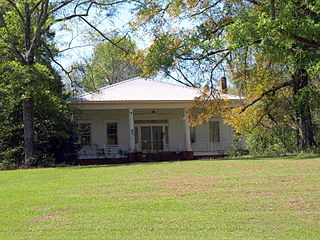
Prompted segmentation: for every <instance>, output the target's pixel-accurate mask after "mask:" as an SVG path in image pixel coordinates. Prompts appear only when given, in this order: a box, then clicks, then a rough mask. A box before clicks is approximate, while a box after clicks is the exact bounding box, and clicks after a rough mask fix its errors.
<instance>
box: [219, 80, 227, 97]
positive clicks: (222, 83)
mask: <svg viewBox="0 0 320 240" xmlns="http://www.w3.org/2000/svg"><path fill="white" fill-rule="evenodd" d="M220 92H221V93H227V92H228V87H227V79H226V77H222V78H221V79H220Z"/></svg>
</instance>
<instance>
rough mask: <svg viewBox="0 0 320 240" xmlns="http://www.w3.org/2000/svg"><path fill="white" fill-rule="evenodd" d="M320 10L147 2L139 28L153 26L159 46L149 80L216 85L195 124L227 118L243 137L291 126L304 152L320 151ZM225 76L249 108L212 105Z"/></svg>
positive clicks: (294, 4) (259, 3)
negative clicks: (318, 114)
mask: <svg viewBox="0 0 320 240" xmlns="http://www.w3.org/2000/svg"><path fill="white" fill-rule="evenodd" d="M145 3H147V2H145ZM319 4H320V2H319V1H318V0H316V1H314V0H312V1H311V0H306V1H299V0H224V1H222V0H213V1H207V0H199V1H187V0H186V1H174V0H167V1H162V2H158V1H148V4H144V5H141V7H140V9H139V10H140V11H138V13H137V15H138V18H137V22H136V24H140V25H143V26H151V27H150V30H151V31H152V32H153V33H155V36H156V40H155V41H154V44H153V45H152V46H151V47H150V48H148V49H146V51H145V52H144V53H142V54H141V56H140V59H143V62H144V63H145V66H146V72H147V73H149V74H155V73H157V72H158V71H162V72H164V73H165V74H166V75H168V76H171V77H172V78H174V79H175V80H177V81H179V82H182V83H185V84H188V85H194V83H197V82H201V81H204V82H207V83H208V84H209V88H207V89H206V90H207V91H206V92H204V94H203V97H202V98H200V99H199V100H198V101H197V103H198V104H197V105H198V109H195V108H193V110H194V111H195V112H197V114H195V115H194V118H193V121H194V122H197V123H198V122H201V120H202V119H205V120H207V119H208V118H209V117H210V116H212V115H214V114H217V113H221V114H224V115H225V116H226V117H228V118H229V122H230V123H232V124H233V125H234V126H235V127H236V128H237V129H238V130H239V131H244V130H245V131H248V130H250V129H254V128H256V127H257V126H260V125H261V126H264V127H267V125H268V124H270V123H276V124H287V125H289V126H290V127H292V128H294V129H296V131H297V136H298V146H299V148H300V149H306V148H309V147H312V146H314V145H315V140H314V133H313V121H312V117H313V115H312V112H313V110H315V109H314V108H313V107H315V106H316V105H317V104H316V101H317V99H319V98H317V97H316V96H318V95H317V94H319V89H318V88H317V87H316V86H318V85H317V84H315V83H316V82H318V79H319V78H318V76H317V75H315V74H314V72H315V71H316V69H318V68H319V59H320V58H319V57H320V53H319V50H320V41H319V37H320V28H319V23H320V13H319V12H320V8H319V6H320V5H319ZM172 26H173V27H172ZM179 26H182V27H179ZM224 72H226V73H225V74H228V76H230V77H231V78H232V80H233V82H234V84H235V86H236V87H237V88H238V90H239V91H240V93H241V94H243V96H244V97H245V101H244V102H243V106H239V107H237V108H228V107H226V108H220V107H219V106H218V104H220V103H221V99H220V100H219V101H217V100H213V101H208V98H212V96H214V97H215V98H219V94H218V92H217V91H216V87H215V83H216V80H218V79H219V78H220V76H221V74H223V73H224ZM201 100H204V101H201ZM227 106H230V105H228V104H227ZM200 110H202V114H199V111H200ZM191 116H192V114H191Z"/></svg>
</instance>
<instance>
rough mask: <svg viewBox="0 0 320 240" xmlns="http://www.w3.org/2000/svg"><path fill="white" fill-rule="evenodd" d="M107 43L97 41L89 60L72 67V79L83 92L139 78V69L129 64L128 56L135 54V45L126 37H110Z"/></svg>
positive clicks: (83, 60)
mask: <svg viewBox="0 0 320 240" xmlns="http://www.w3.org/2000/svg"><path fill="white" fill-rule="evenodd" d="M110 39H111V41H112V42H113V43H116V44H117V46H115V45H114V44H112V43H111V42H109V41H104V42H101V41H99V42H98V43H97V44H96V46H95V48H94V52H93V55H92V58H91V59H82V61H81V62H76V63H74V64H73V65H72V69H73V78H77V79H78V84H77V85H78V86H81V88H82V89H83V90H85V91H94V90H96V89H97V88H100V87H103V86H106V85H110V84H113V83H117V82H120V81H123V80H127V79H130V78H134V77H137V76H139V75H140V74H141V73H142V72H141V69H140V68H139V67H137V66H136V65H133V64H132V63H131V59H130V56H132V55H133V54H134V53H135V52H136V43H135V42H134V41H133V40H130V39H129V38H128V37H127V36H124V37H122V36H114V37H110Z"/></svg>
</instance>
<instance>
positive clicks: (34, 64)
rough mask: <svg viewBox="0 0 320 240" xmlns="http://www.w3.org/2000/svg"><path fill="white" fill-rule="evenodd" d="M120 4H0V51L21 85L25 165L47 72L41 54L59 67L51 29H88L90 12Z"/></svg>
mask: <svg viewBox="0 0 320 240" xmlns="http://www.w3.org/2000/svg"><path fill="white" fill-rule="evenodd" d="M122 2H125V1H121V0H120V1H107V0H101V1H88V0H80V1H79V0H62V1H49V0H15V1H12V0H0V48H4V49H6V50H7V51H8V54H9V55H10V58H11V59H13V60H12V62H11V66H10V67H11V69H12V70H13V71H14V74H16V77H17V78H18V79H19V80H20V81H21V82H22V83H23V84H22V85H21V89H20V90H21V91H19V92H20V93H21V94H20V95H19V97H20V98H21V99H22V110H23V129H24V154H25V162H26V164H33V163H34V162H35V159H36V148H35V126H34V89H37V86H36V84H37V83H38V80H39V79H38V78H39V75H41V73H43V72H45V71H47V67H46V66H45V65H44V64H42V63H41V59H42V58H43V55H42V54H45V55H48V56H50V57H51V59H52V61H54V62H55V63H57V64H59V63H58V62H57V61H55V60H54V57H53V56H54V53H55V51H56V50H55V49H54V48H53V46H54V42H53V38H52V37H51V38H50V36H52V34H53V32H52V28H53V26H54V25H55V24H57V23H64V22H66V21H70V20H72V19H81V20H82V21H84V22H85V23H86V24H88V25H91V24H90V22H89V21H88V20H87V19H86V18H85V17H86V16H88V15H89V13H90V11H91V10H92V9H93V8H95V7H96V8H100V9H102V10H104V13H105V14H107V15H108V14H109V11H108V9H110V8H111V7H112V6H113V5H116V4H119V3H122ZM92 27H94V26H93V25H92ZM60 66H61V65H60ZM61 67H62V66H61ZM43 80H44V81H45V80H46V78H44V79H43Z"/></svg>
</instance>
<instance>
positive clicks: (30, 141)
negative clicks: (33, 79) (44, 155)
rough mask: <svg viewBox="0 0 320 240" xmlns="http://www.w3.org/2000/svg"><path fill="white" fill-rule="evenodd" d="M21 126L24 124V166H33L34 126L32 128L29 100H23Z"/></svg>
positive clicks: (31, 105)
mask: <svg viewBox="0 0 320 240" xmlns="http://www.w3.org/2000/svg"><path fill="white" fill-rule="evenodd" d="M22 107H23V124H24V156H25V157H24V159H25V164H26V165H29V166H30V165H33V164H34V163H35V161H36V151H35V144H34V126H33V101H32V99H31V98H27V99H24V100H23V102H22Z"/></svg>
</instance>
